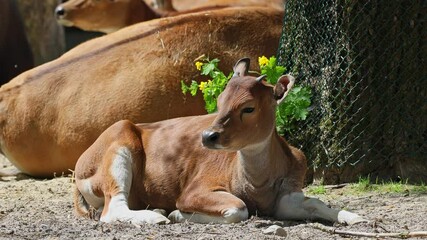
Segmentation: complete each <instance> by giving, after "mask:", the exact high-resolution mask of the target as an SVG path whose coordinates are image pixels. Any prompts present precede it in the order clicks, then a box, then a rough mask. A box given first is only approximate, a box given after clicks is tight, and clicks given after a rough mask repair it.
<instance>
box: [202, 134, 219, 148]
mask: <svg viewBox="0 0 427 240" xmlns="http://www.w3.org/2000/svg"><path fill="white" fill-rule="evenodd" d="M218 138H219V133H218V132H213V131H203V133H202V140H203V144H204V145H206V144H208V145H209V144H213V143H215V142H216V141H217V140H218Z"/></svg>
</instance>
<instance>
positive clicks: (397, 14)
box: [278, 0, 427, 183]
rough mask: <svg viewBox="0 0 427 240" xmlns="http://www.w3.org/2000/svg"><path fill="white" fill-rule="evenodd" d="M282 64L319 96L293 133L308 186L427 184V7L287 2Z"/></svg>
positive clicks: (335, 0)
mask: <svg viewBox="0 0 427 240" xmlns="http://www.w3.org/2000/svg"><path fill="white" fill-rule="evenodd" d="M285 9H286V10H285V11H286V14H285V19H284V25H283V35H282V39H281V43H280V47H279V52H278V59H279V63H280V64H281V65H283V66H286V68H287V71H289V72H291V73H293V74H294V75H295V76H297V83H299V84H303V85H308V86H310V87H311V88H312V91H313V93H314V96H313V99H312V102H313V105H312V107H311V111H310V114H309V117H308V119H307V121H305V122H301V124H300V126H299V129H298V130H296V131H294V132H292V133H290V134H289V135H288V136H287V139H288V141H289V142H291V143H292V144H293V145H295V146H297V147H300V148H302V150H303V151H304V152H305V154H306V156H307V159H308V161H309V163H310V166H311V172H310V174H309V176H308V177H309V180H312V179H313V178H314V179H323V181H324V182H325V183H338V182H348V181H355V180H357V179H358V177H359V176H367V175H370V177H371V179H375V178H377V177H378V178H382V179H394V180H397V179H402V180H406V179H409V181H412V182H424V183H426V182H427V159H426V156H427V96H426V95H427V94H426V92H427V74H426V72H427V65H426V56H427V48H426V39H427V29H426V16H427V1H424V0H411V1H406V0H395V1H386V0H370V1H358V0H325V1H297V0H288V1H286V5H285Z"/></svg>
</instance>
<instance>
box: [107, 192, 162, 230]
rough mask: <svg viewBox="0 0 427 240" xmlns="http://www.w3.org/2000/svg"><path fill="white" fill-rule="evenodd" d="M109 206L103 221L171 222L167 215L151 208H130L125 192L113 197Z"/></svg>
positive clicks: (135, 222)
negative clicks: (136, 209)
mask: <svg viewBox="0 0 427 240" xmlns="http://www.w3.org/2000/svg"><path fill="white" fill-rule="evenodd" d="M108 208H109V210H108V213H107V214H106V215H105V216H102V217H101V219H100V220H101V221H102V222H113V221H121V222H131V223H133V224H143V223H150V224H162V223H163V224H164V223H169V222H170V221H169V219H167V218H166V217H165V216H163V215H161V214H159V213H156V212H153V211H150V210H139V211H134V210H129V207H128V203H127V197H125V196H124V194H117V195H116V196H114V197H112V198H111V201H110V205H109V206H108Z"/></svg>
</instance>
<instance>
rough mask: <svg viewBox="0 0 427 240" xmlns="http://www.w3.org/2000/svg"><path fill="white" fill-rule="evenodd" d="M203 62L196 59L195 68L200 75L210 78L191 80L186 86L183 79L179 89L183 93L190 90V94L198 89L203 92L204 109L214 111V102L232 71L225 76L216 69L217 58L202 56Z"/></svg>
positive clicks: (193, 94) (193, 93) (195, 92)
mask: <svg viewBox="0 0 427 240" xmlns="http://www.w3.org/2000/svg"><path fill="white" fill-rule="evenodd" d="M202 61H203V62H199V61H197V62H196V63H195V64H196V68H197V70H199V71H200V74H201V75H205V76H209V77H210V78H211V80H208V81H207V82H200V84H197V82H196V81H194V80H192V81H191V84H190V86H187V85H186V84H185V83H184V81H181V89H182V92H183V93H184V94H186V93H187V92H190V94H191V95H192V96H195V95H196V94H197V90H198V89H199V90H200V91H201V92H202V93H203V99H204V100H205V103H206V106H205V108H206V111H207V112H208V113H213V112H216V110H217V108H216V102H217V99H218V96H219V94H221V92H222V91H224V88H225V86H226V85H227V83H228V81H229V80H230V78H231V76H232V74H233V73H230V74H229V75H228V76H226V75H225V74H224V73H223V72H222V71H220V70H219V69H218V63H219V60H218V59H217V58H215V59H212V60H209V58H204V59H203V60H202Z"/></svg>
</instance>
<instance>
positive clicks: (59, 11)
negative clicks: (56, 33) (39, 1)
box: [55, 6, 65, 17]
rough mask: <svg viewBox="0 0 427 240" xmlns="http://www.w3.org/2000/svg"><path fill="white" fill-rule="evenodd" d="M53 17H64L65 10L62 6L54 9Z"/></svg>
mask: <svg viewBox="0 0 427 240" xmlns="http://www.w3.org/2000/svg"><path fill="white" fill-rule="evenodd" d="M55 15H56V17H63V16H64V15H65V10H64V8H63V7H62V6H58V7H56V9H55Z"/></svg>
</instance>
